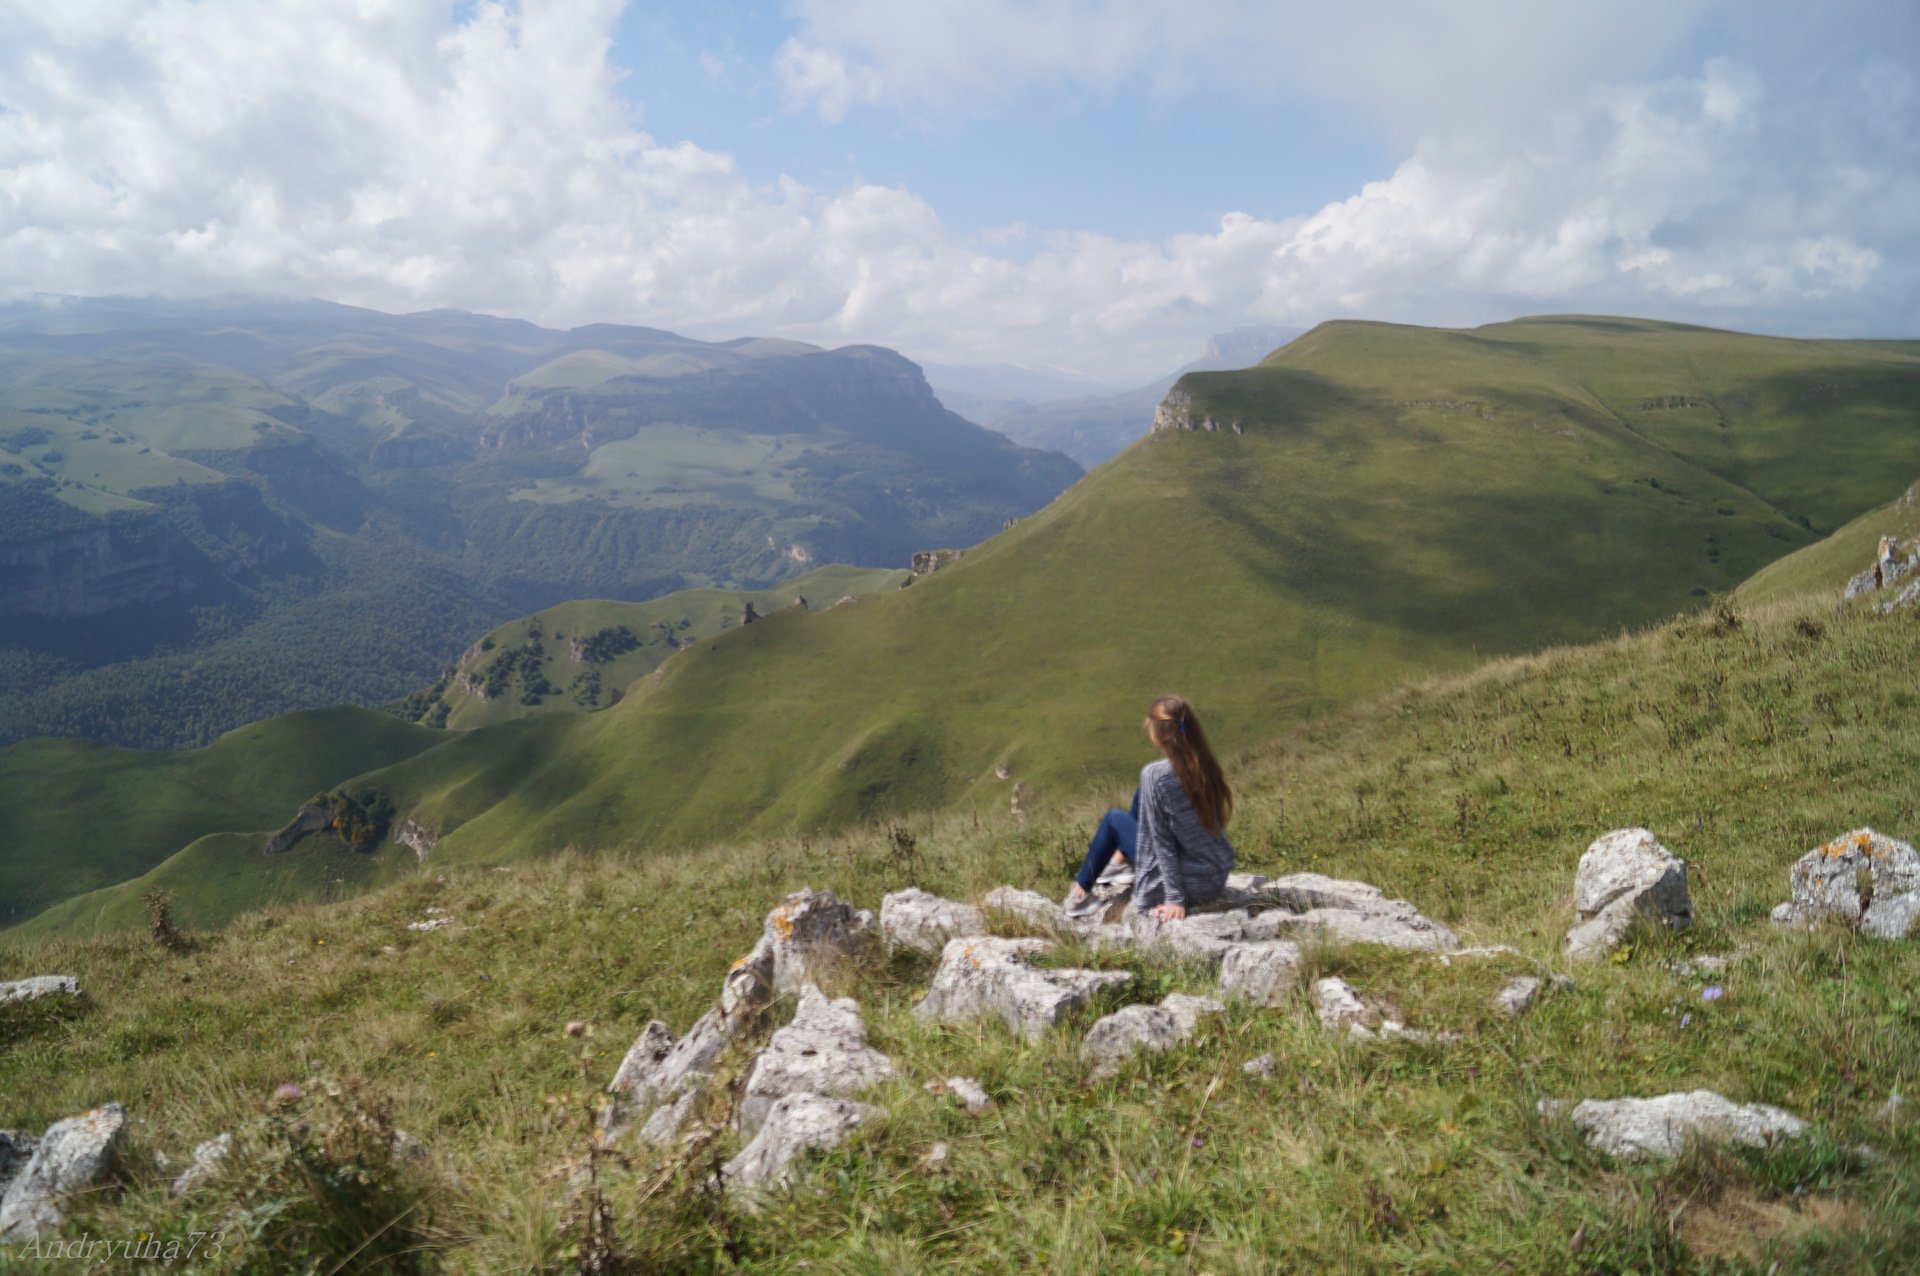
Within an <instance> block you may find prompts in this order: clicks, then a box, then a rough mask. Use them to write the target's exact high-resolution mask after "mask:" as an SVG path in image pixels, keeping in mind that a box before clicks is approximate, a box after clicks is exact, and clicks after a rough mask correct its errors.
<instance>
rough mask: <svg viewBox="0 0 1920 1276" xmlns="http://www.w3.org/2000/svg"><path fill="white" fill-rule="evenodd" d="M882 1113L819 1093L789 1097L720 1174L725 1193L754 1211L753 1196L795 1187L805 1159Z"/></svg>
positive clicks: (831, 1146)
mask: <svg viewBox="0 0 1920 1276" xmlns="http://www.w3.org/2000/svg"><path fill="white" fill-rule="evenodd" d="M882 1115H884V1114H883V1113H882V1112H881V1111H880V1109H878V1108H874V1107H869V1106H868V1105H867V1104H864V1103H854V1102H851V1101H849V1100H846V1099H830V1098H826V1097H824V1096H822V1095H818V1094H794V1095H788V1096H787V1097H786V1098H784V1099H781V1100H780V1101H779V1102H777V1103H775V1104H774V1105H773V1107H772V1108H770V1109H769V1110H768V1112H767V1117H766V1120H765V1121H764V1122H763V1123H762V1124H761V1126H760V1130H759V1133H757V1134H755V1135H754V1136H753V1140H752V1142H750V1143H748V1144H747V1146H746V1147H744V1148H742V1149H741V1150H740V1155H738V1156H736V1157H734V1158H733V1159H732V1160H731V1161H728V1162H727V1163H726V1165H725V1166H723V1167H722V1168H721V1171H720V1182H721V1185H722V1186H723V1187H724V1188H725V1190H726V1191H727V1193H728V1194H729V1195H731V1196H735V1197H737V1198H739V1199H741V1201H742V1203H743V1204H745V1205H747V1207H748V1208H753V1205H754V1201H755V1198H757V1197H759V1196H762V1195H764V1194H765V1193H767V1192H769V1191H772V1190H773V1189H775V1188H779V1187H783V1186H785V1185H787V1184H788V1183H791V1182H792V1181H793V1179H794V1178H795V1176H796V1174H797V1172H798V1169H799V1166H798V1165H797V1164H796V1162H797V1161H798V1160H799V1158H800V1157H801V1155H802V1154H803V1153H806V1152H810V1151H825V1150H827V1149H829V1148H833V1147H837V1146H838V1145H839V1144H840V1142H841V1141H842V1140H844V1139H845V1138H846V1137H847V1135H849V1134H851V1133H852V1132H853V1131H855V1130H857V1129H859V1128H860V1126H861V1125H863V1124H865V1123H866V1122H868V1121H870V1120H873V1119H874V1118H875V1117H878V1116H882Z"/></svg>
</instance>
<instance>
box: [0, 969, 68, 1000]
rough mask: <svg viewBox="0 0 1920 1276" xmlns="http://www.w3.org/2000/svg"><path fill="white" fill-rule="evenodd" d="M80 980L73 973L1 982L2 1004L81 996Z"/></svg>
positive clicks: (0, 997) (0, 995)
mask: <svg viewBox="0 0 1920 1276" xmlns="http://www.w3.org/2000/svg"><path fill="white" fill-rule="evenodd" d="M79 995H80V981H79V980H78V979H75V978H74V977H73V976H72V975H34V976H33V977H32V978H30V979H15V980H11V981H9V982H7V983H0V1006H4V1005H6V1004H7V1003H8V1002H12V1001H39V1000H41V999H42V998H46V997H75V998H77V997H79Z"/></svg>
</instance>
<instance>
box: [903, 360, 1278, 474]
mask: <svg viewBox="0 0 1920 1276" xmlns="http://www.w3.org/2000/svg"><path fill="white" fill-rule="evenodd" d="M1304 331H1306V330H1305V329H1304V328H1273V327H1245V328H1235V329H1234V330H1233V331H1232V332H1224V333H1221V334H1219V335H1217V336H1215V337H1213V338H1212V339H1211V340H1209V341H1208V342H1207V349H1206V352H1205V353H1204V354H1202V355H1201V356H1200V357H1199V358H1198V359H1195V360H1194V361H1193V362H1191V363H1189V364H1187V365H1186V366H1185V367H1184V368H1181V369H1180V370H1179V371H1178V372H1170V373H1168V374H1167V375H1166V376H1164V377H1161V378H1160V379H1159V380H1157V381H1154V382H1151V383H1149V384H1147V385H1143V386H1139V387H1136V388H1135V389H1132V390H1123V391H1119V392H1113V391H1095V390H1088V389H1085V388H1081V389H1078V390H1077V391H1076V390H1074V389H1071V388H1066V389H1050V387H1057V386H1065V385H1067V384H1068V382H1069V378H1067V377H1066V376H1064V375H1063V374H1059V373H1053V372H1034V371H1033V370H1031V369H1025V368H1010V369H1008V365H1005V364H998V365H992V366H990V367H972V368H967V367H954V366H941V365H934V364H929V365H928V366H927V380H928V381H930V382H931V383H932V384H933V389H934V393H936V394H938V395H939V396H940V401H941V402H942V403H944V404H946V405H947V406H948V407H949V408H952V409H953V410H954V411H955V412H958V413H960V414H961V415H962V416H965V417H967V418H968V419H969V420H973V421H978V422H980V423H981V424H983V425H985V426H987V427H988V428H989V429H993V430H998V431H999V432H1000V433H1002V434H1004V435H1006V436H1007V437H1008V438H1010V439H1013V440H1014V441H1015V442H1017V443H1024V444H1026V445H1027V446H1029V447H1039V448H1048V449H1051V450H1053V451H1057V452H1065V453H1066V454H1067V455H1068V456H1071V457H1072V458H1073V459H1074V460H1076V461H1078V462H1080V464H1082V465H1084V466H1086V467H1088V468H1089V469H1091V468H1092V467H1093V466H1096V465H1098V464H1100V463H1101V462H1102V461H1105V460H1106V459H1107V458H1109V457H1111V456H1113V455H1115V454H1116V453H1118V452H1119V451H1120V450H1121V449H1122V448H1124V447H1126V446H1127V444H1129V443H1131V442H1133V441H1134V440H1135V439H1137V438H1139V437H1140V436H1141V435H1143V434H1145V433H1146V432H1147V430H1148V429H1149V428H1150V427H1151V426H1152V425H1153V410H1154V408H1155V407H1157V406H1159V403H1160V400H1161V399H1163V398H1165V397H1166V394H1167V391H1168V390H1171V389H1172V388H1173V384H1174V382H1176V381H1178V380H1179V379H1180V378H1181V377H1183V376H1185V375H1186V374H1187V373H1189V372H1222V371H1231V370H1232V369H1235V368H1250V367H1252V366H1253V365H1254V364H1256V363H1258V362H1260V361H1261V360H1262V359H1264V358H1266V357H1267V356H1268V355H1269V354H1272V353H1273V352H1274V351H1275V350H1278V349H1279V348H1280V347H1281V346H1284V345H1286V344H1287V342H1289V341H1292V340H1293V339H1294V338H1295V337H1297V336H1299V335H1300V334H1301V333H1302V332H1304ZM998 369H1008V371H1009V372H1010V373H1015V374H1024V376H1015V375H999V376H995V375H992V374H993V373H994V372H995V371H996V370H998Z"/></svg>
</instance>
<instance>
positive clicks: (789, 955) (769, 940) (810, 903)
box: [747, 890, 875, 992]
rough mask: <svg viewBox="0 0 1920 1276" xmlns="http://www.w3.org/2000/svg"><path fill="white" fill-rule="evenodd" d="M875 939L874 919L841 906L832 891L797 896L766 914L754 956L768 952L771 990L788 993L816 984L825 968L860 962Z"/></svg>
mask: <svg viewBox="0 0 1920 1276" xmlns="http://www.w3.org/2000/svg"><path fill="white" fill-rule="evenodd" d="M874 933H875V927H874V919H873V914H872V913H870V912H868V911H867V910H866V909H864V908H860V909H856V908H854V907H853V906H852V905H850V904H846V903H843V902H841V900H840V899H838V898H837V897H836V896H835V895H834V893H833V892H832V891H813V890H799V891H795V892H794V893H793V894H791V895H789V896H787V897H786V899H784V900H782V901H781V903H780V905H779V906H778V907H777V908H775V909H774V910H773V911H772V912H770V913H768V914H767V921H766V926H765V929H764V930H763V931H762V932H761V937H760V945H757V946H756V947H755V950H754V951H755V953H758V952H759V951H760V949H761V947H763V946H764V947H765V948H767V949H768V950H770V951H771V954H772V957H773V990H774V991H775V992H789V991H791V990H793V989H796V988H798V987H800V985H802V984H809V983H817V982H818V981H819V979H820V976H821V975H822V974H824V973H825V972H826V968H827V965H830V964H831V963H833V962H835V961H838V960H842V959H845V958H850V957H856V956H859V955H860V954H861V953H862V952H863V951H865V949H866V948H867V946H868V945H869V944H871V943H872V942H873V938H874ZM747 960H748V961H751V960H753V957H752V956H751V955H750V956H749V957H748V959H747ZM823 963H825V964H824V965H823Z"/></svg>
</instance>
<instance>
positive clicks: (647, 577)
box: [0, 299, 1080, 746]
mask: <svg viewBox="0 0 1920 1276" xmlns="http://www.w3.org/2000/svg"><path fill="white" fill-rule="evenodd" d="M1079 472H1080V471H1079V467H1078V466H1077V465H1075V464H1074V463H1073V462H1072V461H1071V460H1069V459H1067V458H1066V457H1064V456H1060V455H1058V454H1053V453H1047V452H1041V451H1035V450H1032V449H1026V448H1021V447H1018V446H1016V445H1013V444H1011V443H1009V442H1008V441H1007V440H1006V439H1005V438H1003V437H1001V436H999V435H997V434H994V433H992V432H991V431H988V430H985V429H982V428H981V427H979V426H977V425H974V424H972V423H970V422H968V421H965V420H963V419H962V418H960V417H958V416H956V415H955V414H953V413H951V412H949V411H947V410H946V409H945V408H944V407H943V406H942V405H941V404H940V402H939V401H938V400H937V399H936V398H935V397H934V395H933V393H932V391H931V390H930V389H929V387H928V386H927V383H926V381H925V379H924V377H922V375H921V374H920V371H919V369H918V368H917V367H916V366H915V365H913V364H912V363H910V362H909V361H907V360H906V359H904V358H902V357H901V356H899V355H897V354H895V353H893V352H892V351H889V350H885V349H881V348H878V347H872V346H849V347H845V348H842V349H838V350H823V349H819V348H817V347H813V346H808V345H804V344H801V343H797V342H789V341H775V340H761V339H739V340H732V341H721V342H706V341H697V340H693V339H690V338H686V337H681V336H678V335H675V334H673V333H669V332H663V331H658V330H655V329H648V328H635V327H621V326H617V325H608V324H596V325H591V326H588V327H584V328H579V329H575V330H572V331H569V332H557V331H553V330H549V329H544V328H540V327H537V326H535V325H532V324H528V323H523V322H519V321H512V320H502V319H493V318H488V317H486V316H481V315H472V314H464V313H459V312H444V311H443V312H430V313H426V314H418V315H385V314H380V313H377V312H374V311H368V310H359V309H354V308H350V307H345V306H337V305H331V304H325V303H318V302H314V303H300V304H294V303H264V302H244V301H240V302H228V303H211V302H209V303H171V302H149V301H128V300H112V299H107V300H98V299H93V300H89V299H66V300H54V301H48V302H45V303H31V304H29V303H22V304H16V305H12V306H8V307H0V569H4V570H0V675H4V676H0V687H4V690H3V691H0V740H15V739H20V738H22V737H25V736H29V735H35V734H54V735H83V736H87V737H90V738H93V739H98V740H103V741H109V742H114V743H121V744H137V745H144V746H155V745H159V746H178V745H186V744H198V743H204V742H206V741H208V740H210V739H212V738H213V737H214V736H215V735H217V734H218V733H219V732H221V731H224V730H228V729H231V728H232V727H234V726H237V725H239V724H241V723H243V722H247V721H251V720H254V719H257V718H260V717H265V716H268V715H270V714H272V713H275V712H280V711H283V710H286V709H290V708H299V707H308V706H315V705H323V704H331V703H343V702H344V703H359V704H371V703H378V702H380V701H383V700H387V699H390V698H393V697H395V696H398V695H401V694H404V693H405V692H407V691H409V690H411V689H413V688H415V687H417V686H419V685H420V684H421V683H423V682H424V681H426V680H428V679H429V678H431V677H432V676H433V675H434V673H435V672H436V671H438V670H439V669H440V668H442V667H443V666H444V665H445V664H446V663H447V662H448V661H449V660H451V659H452V658H453V657H454V656H455V655H456V654H457V653H458V652H459V651H460V650H461V649H462V648H464V647H465V646H466V645H467V644H469V643H470V642H472V641H473V640H474V635H475V634H476V633H480V632H484V631H485V630H486V629H488V628H490V627H491V626H492V625H494V624H497V623H499V622H500V621H502V620H504V619H506V618H508V617H510V616H513V615H516V614H521V613H524V612H526V611H528V610H531V609H534V608H537V607H542V606H546V605H549V604H552V603H556V602H559V601H562V600H565V599H570V598H580V597H602V598H610V599H635V600H638V599H646V598H651V597H656V596H658V595H660V594H663V593H667V592H671V591H673V590H676V589H685V588H696V587H706V586H721V587H747V588H758V587H765V586H767V585H771V584H772V583H774V582H775V581H777V580H780V579H782V578H785V577H789V576H793V575H796V574H798V573H800V572H802V571H804V570H806V569H807V568H808V567H810V566H814V565H818V564H821V563H827V562H858V563H871V564H898V565H899V566H901V567H904V566H905V565H906V563H907V561H908V559H909V558H910V556H911V555H912V554H913V553H914V552H916V551H918V550H923V549H929V548H934V547H938V546H943V545H949V544H971V543H973V542H975V541H978V540H980V539H982V538H983V537H985V536H987V535H989V534H991V533H992V532H995V531H997V530H999V529H1000V528H1001V527H1002V526H1003V525H1004V524H1005V523H1006V521H1007V520H1008V519H1009V518H1014V517H1018V516H1021V515H1025V514H1028V513H1031V512H1032V511H1033V510H1034V509H1036V508H1038V507H1040V506H1041V505H1044V504H1045V503H1046V502H1047V501H1048V500H1049V499H1051V498H1052V497H1053V496H1055V495H1056V494H1057V493H1058V492H1059V491H1061V490H1062V489H1063V488H1065V487H1066V486H1067V485H1068V484H1070V483H1071V482H1072V481H1073V480H1074V479H1075V478H1076V477H1078V475H1079Z"/></svg>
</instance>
